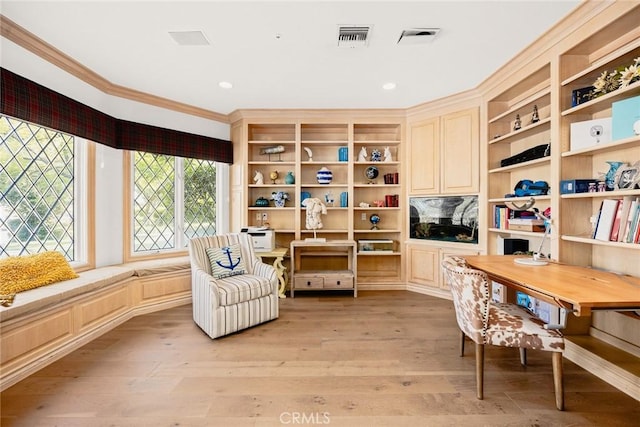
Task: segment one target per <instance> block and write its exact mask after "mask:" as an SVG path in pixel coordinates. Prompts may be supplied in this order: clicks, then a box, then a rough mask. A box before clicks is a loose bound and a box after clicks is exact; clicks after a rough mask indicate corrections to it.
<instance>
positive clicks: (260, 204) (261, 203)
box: [256, 197, 269, 208]
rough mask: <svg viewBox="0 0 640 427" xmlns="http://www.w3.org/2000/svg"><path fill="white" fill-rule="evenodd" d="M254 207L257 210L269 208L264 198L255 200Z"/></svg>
mask: <svg viewBox="0 0 640 427" xmlns="http://www.w3.org/2000/svg"><path fill="white" fill-rule="evenodd" d="M256 206H257V207H259V208H264V207H268V206H269V201H268V200H267V199H265V198H264V197H259V198H258V199H257V200H256Z"/></svg>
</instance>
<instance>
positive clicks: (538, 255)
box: [507, 197, 551, 265]
mask: <svg viewBox="0 0 640 427" xmlns="http://www.w3.org/2000/svg"><path fill="white" fill-rule="evenodd" d="M535 203H536V200H535V199H534V198H533V197H531V198H530V199H529V200H527V201H526V202H525V203H524V204H522V205H520V206H518V205H516V204H515V203H512V202H508V203H507V205H508V206H509V207H510V208H511V209H513V210H516V211H519V212H523V211H528V212H533V214H534V215H535V217H536V218H538V219H541V220H542V221H544V234H543V235H542V240H541V241H540V246H539V247H538V250H537V251H535V252H533V256H531V257H528V258H515V259H514V262H515V263H516V264H523V265H547V264H549V259H548V258H547V256H546V255H545V254H544V253H542V247H543V246H544V243H545V242H546V240H547V237H548V236H549V234H551V218H549V217H547V216H546V215H544V214H543V213H541V212H540V210H539V209H538V208H534V207H533V205H535Z"/></svg>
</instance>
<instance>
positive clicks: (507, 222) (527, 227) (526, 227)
mask: <svg viewBox="0 0 640 427" xmlns="http://www.w3.org/2000/svg"><path fill="white" fill-rule="evenodd" d="M493 227H494V228H499V229H502V230H517V231H533V232H538V233H539V232H544V230H545V227H544V220H541V219H538V218H536V216H535V215H534V213H533V212H529V211H514V210H513V209H510V208H509V207H507V206H506V205H496V206H495V207H494V212H493Z"/></svg>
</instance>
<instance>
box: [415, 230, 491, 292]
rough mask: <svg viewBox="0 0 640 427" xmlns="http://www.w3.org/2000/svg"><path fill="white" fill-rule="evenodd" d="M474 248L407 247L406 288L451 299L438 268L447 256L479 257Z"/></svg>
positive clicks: (419, 244)
mask: <svg viewBox="0 0 640 427" xmlns="http://www.w3.org/2000/svg"><path fill="white" fill-rule="evenodd" d="M479 254H480V252H479V250H478V249H476V248H460V247H453V246H445V247H438V246H433V245H431V244H424V243H420V242H415V243H409V244H408V245H407V256H406V259H407V282H408V285H407V287H408V288H409V289H410V290H413V291H416V292H420V293H425V294H429V295H434V296H439V297H444V298H448V299H451V293H450V290H449V286H448V285H447V282H446V280H445V278H444V275H443V273H442V268H441V267H440V265H441V263H442V260H444V259H445V258H446V257H447V256H454V255H456V256H463V255H479Z"/></svg>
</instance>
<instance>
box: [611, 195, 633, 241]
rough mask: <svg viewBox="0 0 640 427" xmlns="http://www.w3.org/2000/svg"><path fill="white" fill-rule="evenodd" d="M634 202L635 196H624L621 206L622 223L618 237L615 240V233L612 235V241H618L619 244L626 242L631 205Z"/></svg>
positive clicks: (619, 225) (620, 223) (619, 226)
mask: <svg viewBox="0 0 640 427" xmlns="http://www.w3.org/2000/svg"><path fill="white" fill-rule="evenodd" d="M634 201H635V199H634V197H633V196H624V197H623V198H622V203H621V204H620V208H619V212H620V222H619V224H618V235H617V236H616V237H617V238H616V239H615V240H614V239H613V233H612V236H611V240H613V241H617V242H624V241H625V237H626V233H627V230H628V226H629V221H628V218H629V212H630V211H631V205H632V204H633V202H634ZM617 219H618V218H616V220H617Z"/></svg>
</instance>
